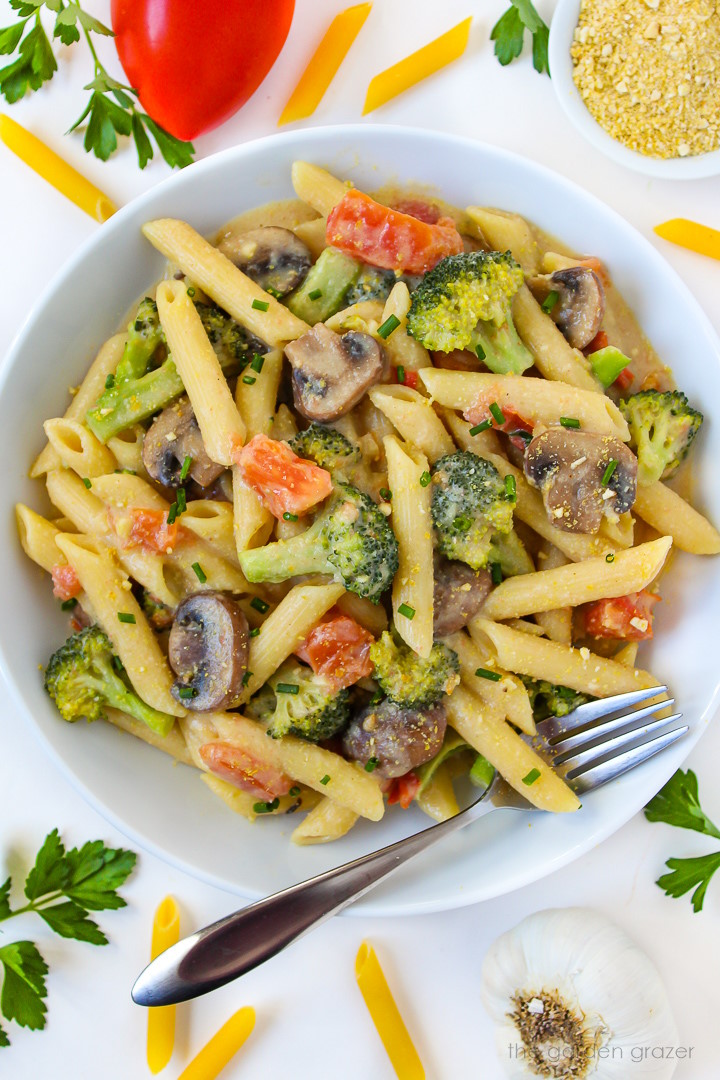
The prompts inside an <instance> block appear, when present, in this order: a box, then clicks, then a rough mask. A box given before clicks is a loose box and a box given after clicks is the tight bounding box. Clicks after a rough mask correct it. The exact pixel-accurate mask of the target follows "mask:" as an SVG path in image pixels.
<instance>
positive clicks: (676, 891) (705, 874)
mask: <svg viewBox="0 0 720 1080" xmlns="http://www.w3.org/2000/svg"><path fill="white" fill-rule="evenodd" d="M665 865H666V866H667V867H669V869H670V870H672V873H671V874H663V876H662V877H661V878H658V880H657V882H656V884H658V885H659V886H660V888H661V889H664V890H665V895H666V896H674V897H675V898H676V899H677V898H678V897H680V896H684V895H685V893H686V892H689V891H690V889H692V888H693V887H694V886H697V888H696V889H695V892H694V893H693V894H692V903H693V911H694V912H696V913H697V912H698V911H702V906H703V902H704V900H705V893H706V891H707V887H708V885H709V884H710V881H711V879H712V876H713V874H714V873H715V871H716V870H717V869H718V867H720V851H717V852H715V854H714V855H698V856H697V857H696V858H694V859H668V861H667V862H666V863H665Z"/></svg>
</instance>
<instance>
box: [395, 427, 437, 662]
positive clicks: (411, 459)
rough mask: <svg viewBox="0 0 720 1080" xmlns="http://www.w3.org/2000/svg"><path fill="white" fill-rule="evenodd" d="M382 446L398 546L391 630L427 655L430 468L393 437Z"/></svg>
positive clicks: (430, 565) (430, 612) (430, 633)
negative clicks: (393, 628)
mask: <svg viewBox="0 0 720 1080" xmlns="http://www.w3.org/2000/svg"><path fill="white" fill-rule="evenodd" d="M384 445H385V455H386V457H387V467H388V485H389V487H390V490H391V491H392V493H393V500H392V527H393V531H394V533H395V537H396V539H397V542H398V560H399V565H398V570H397V573H396V574H395V579H394V581H393V587H392V605H393V618H394V623H395V628H396V630H397V631H398V633H399V634H400V637H401V638H402V639H403V641H405V642H406V644H408V645H409V646H410V648H411V649H414V651H415V652H416V653H417V654H418V655H419V656H429V655H430V650H431V649H432V644H433V583H434V578H433V526H432V518H431V516H430V498H431V492H430V483H429V480H430V472H429V468H430V467H429V465H428V460H427V458H426V457H425V455H424V454H422V453H420V452H418V451H416V452H415V453H414V454H413V455H412V456H411V453H409V452H408V450H406V449H405V448H404V447H402V446H401V445H400V443H399V442H398V440H397V439H396V438H395V436H394V435H388V436H387V437H386V438H385V440H384ZM425 478H427V482H424V481H425Z"/></svg>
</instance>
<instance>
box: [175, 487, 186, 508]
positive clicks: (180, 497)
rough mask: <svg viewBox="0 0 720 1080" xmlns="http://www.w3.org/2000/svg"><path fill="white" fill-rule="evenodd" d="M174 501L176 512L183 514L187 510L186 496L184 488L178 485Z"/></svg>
mask: <svg viewBox="0 0 720 1080" xmlns="http://www.w3.org/2000/svg"><path fill="white" fill-rule="evenodd" d="M175 502H176V503H177V512H178V514H184V513H185V511H186V510H187V498H186V495H185V488H182V487H179V488H178V489H177V491H176V492H175Z"/></svg>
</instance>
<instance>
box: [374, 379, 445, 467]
mask: <svg viewBox="0 0 720 1080" xmlns="http://www.w3.org/2000/svg"><path fill="white" fill-rule="evenodd" d="M368 397H369V398H370V400H371V401H372V403H373V405H374V406H375V408H376V409H379V410H380V412H381V413H383V414H384V415H385V416H387V418H388V420H390V422H391V423H392V424H393V426H394V427H395V428H397V430H398V431H399V432H400V434H401V435H402V437H403V439H405V441H406V442H408V443H410V444H411V445H412V446H414V447H416V448H417V449H418V450H419V451H420V452H421V453H423V454H424V455H425V456H426V457H427V459H428V461H429V462H430V464H434V463H435V462H436V461H437V460H438V458H441V457H442V456H443V455H444V454H452V453H453V451H454V450H455V444H454V443H453V440H452V439H451V437H450V436H449V435H448V433H447V431H446V429H445V427H444V425H443V423H442V420H441V419H440V417H439V416H438V415H437V413H436V412H435V410H434V409H433V407H432V405H431V404H430V402H429V401H428V399H427V398H424V397H423V396H422V394H419V393H418V392H417V390H412V389H411V388H410V387H409V386H374V387H373V388H372V390H370V391H369V392H368Z"/></svg>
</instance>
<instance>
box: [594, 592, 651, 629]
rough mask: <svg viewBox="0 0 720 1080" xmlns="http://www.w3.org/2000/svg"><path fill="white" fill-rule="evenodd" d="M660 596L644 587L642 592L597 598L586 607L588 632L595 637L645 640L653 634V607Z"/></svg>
mask: <svg viewBox="0 0 720 1080" xmlns="http://www.w3.org/2000/svg"><path fill="white" fill-rule="evenodd" d="M659 599H660V597H659V596H658V595H657V593H651V592H648V591H647V590H646V589H643V591H642V592H640V593H630V594H629V595H628V596H616V597H612V598H609V599H606V600H596V601H595V602H594V603H592V604H588V605H587V606H586V608H585V632H586V633H587V634H590V635H591V636H592V637H598V638H618V639H619V640H621V641H644V640H645V639H646V638H651V637H652V636H653V630H652V620H653V616H652V608H653V606H654V605H655V604H656V603H657V602H658V600H659Z"/></svg>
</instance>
